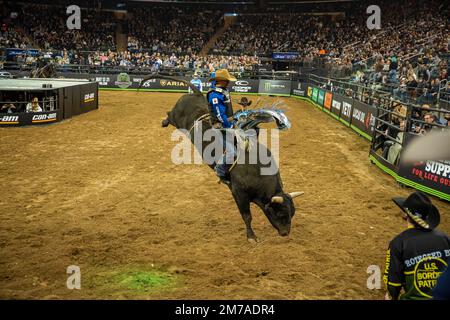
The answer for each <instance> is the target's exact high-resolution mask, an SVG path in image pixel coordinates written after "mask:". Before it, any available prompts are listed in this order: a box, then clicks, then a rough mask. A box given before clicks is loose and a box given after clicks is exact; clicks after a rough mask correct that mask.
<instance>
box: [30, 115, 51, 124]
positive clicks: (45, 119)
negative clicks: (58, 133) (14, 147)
mask: <svg viewBox="0 0 450 320" xmlns="http://www.w3.org/2000/svg"><path fill="white" fill-rule="evenodd" d="M51 121H56V113H46V114H35V115H34V116H33V118H32V119H31V122H32V123H40V122H51Z"/></svg>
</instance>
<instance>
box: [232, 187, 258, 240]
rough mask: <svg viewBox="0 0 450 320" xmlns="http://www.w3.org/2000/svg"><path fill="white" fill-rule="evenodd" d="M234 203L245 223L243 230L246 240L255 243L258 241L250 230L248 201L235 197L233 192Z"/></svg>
mask: <svg viewBox="0 0 450 320" xmlns="http://www.w3.org/2000/svg"><path fill="white" fill-rule="evenodd" d="M233 197H234V201H236V204H237V206H238V208H239V212H240V213H241V216H242V219H243V220H244V223H245V228H246V231H247V240H248V241H249V242H252V243H255V242H257V241H258V239H257V238H256V235H255V233H254V232H253V229H252V213H251V212H250V201H249V200H248V199H247V197H245V196H242V195H235V194H234V192H233Z"/></svg>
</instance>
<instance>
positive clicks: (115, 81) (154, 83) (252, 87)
mask: <svg viewBox="0 0 450 320" xmlns="http://www.w3.org/2000/svg"><path fill="white" fill-rule="evenodd" d="M145 76H146V75H131V76H130V75H128V74H126V73H120V74H118V75H96V76H95V77H93V80H95V81H96V82H98V84H99V87H100V88H119V89H137V88H139V85H140V83H141V81H142V80H143V79H144V77H145ZM174 78H177V79H180V80H186V81H191V80H192V78H188V77H177V76H174ZM200 80H201V81H202V85H203V91H204V92H206V91H208V90H209V88H210V87H211V82H209V81H208V80H209V78H201V79H200ZM275 82H277V81H275ZM282 82H286V81H282ZM287 82H289V81H287ZM279 85H280V84H277V83H275V84H272V86H271V87H270V90H272V91H274V90H277V89H280V87H278V86H279ZM282 85H283V86H285V85H286V84H282ZM267 86H268V85H267ZM286 87H289V90H290V86H286ZM142 89H150V90H155V91H157V90H161V91H165V90H167V91H186V92H187V91H188V85H187V84H185V83H183V82H181V81H176V80H166V79H151V80H147V81H146V82H144V83H143V84H142ZM228 90H229V91H230V92H235V93H241V94H245V93H258V90H259V81H258V80H253V79H239V80H237V81H232V82H231V83H230V84H229V86H228ZM276 93H277V92H275V94H276Z"/></svg>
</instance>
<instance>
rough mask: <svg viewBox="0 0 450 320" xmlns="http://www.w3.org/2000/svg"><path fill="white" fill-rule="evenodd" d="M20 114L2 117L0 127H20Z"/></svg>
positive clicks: (0, 116)
mask: <svg viewBox="0 0 450 320" xmlns="http://www.w3.org/2000/svg"><path fill="white" fill-rule="evenodd" d="M19 120H20V119H19V114H11V113H9V114H4V115H0V126H10V125H19Z"/></svg>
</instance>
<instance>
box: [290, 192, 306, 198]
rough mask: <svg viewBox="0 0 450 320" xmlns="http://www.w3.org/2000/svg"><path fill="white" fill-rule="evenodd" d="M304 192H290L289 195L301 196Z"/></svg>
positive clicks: (293, 196) (292, 196)
mask: <svg viewBox="0 0 450 320" xmlns="http://www.w3.org/2000/svg"><path fill="white" fill-rule="evenodd" d="M302 194H304V192H303V191H301V192H299V191H296V192H289V195H290V196H291V198H295V197H298V196H301V195H302Z"/></svg>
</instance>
